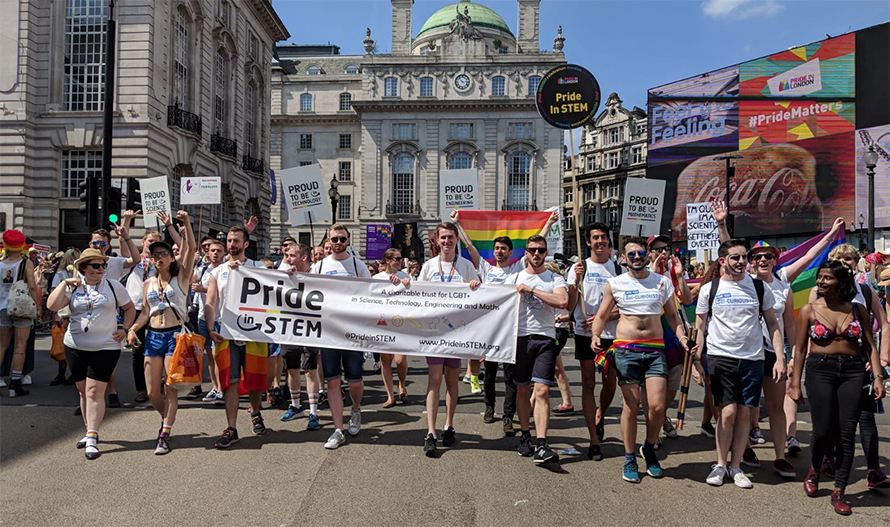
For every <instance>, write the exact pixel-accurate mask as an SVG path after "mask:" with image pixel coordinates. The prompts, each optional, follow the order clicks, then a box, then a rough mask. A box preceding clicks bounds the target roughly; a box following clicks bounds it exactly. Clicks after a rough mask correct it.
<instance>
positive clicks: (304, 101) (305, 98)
mask: <svg viewBox="0 0 890 527" xmlns="http://www.w3.org/2000/svg"><path fill="white" fill-rule="evenodd" d="M300 111H301V112H311V111H312V94H311V93H304V94H302V95H300Z"/></svg>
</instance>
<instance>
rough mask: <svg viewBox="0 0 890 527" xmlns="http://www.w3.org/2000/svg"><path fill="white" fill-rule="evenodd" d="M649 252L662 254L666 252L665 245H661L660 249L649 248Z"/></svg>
mask: <svg viewBox="0 0 890 527" xmlns="http://www.w3.org/2000/svg"><path fill="white" fill-rule="evenodd" d="M649 250H650V251H652V252H656V253H663V252H665V251H667V250H668V248H667V245H662V246H661V247H649Z"/></svg>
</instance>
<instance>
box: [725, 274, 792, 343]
mask: <svg viewBox="0 0 890 527" xmlns="http://www.w3.org/2000/svg"><path fill="white" fill-rule="evenodd" d="M776 274H777V275H779V277H778V278H776V277H775V276H773V281H772V282H767V281H766V280H764V281H763V285H764V286H766V287H765V289H769V290H771V291H772V292H773V298H775V300H776V304H775V305H774V306H773V309H774V310H775V311H776V319H777V320H778V321H779V331H780V333H781V334H782V336H785V317H784V316H782V315H783V314H784V313H785V307H786V304H787V303H788V291H791V284H790V283H788V273H787V272H785V269H784V268H783V269H779V270H778V271H777V272H776ZM720 286H721V288H722V286H723V284H720ZM717 292H718V293H719V292H720V291H719V290H718V291H717ZM792 309H793V306H792ZM760 325H761V326H762V327H763V337H764V338H765V339H766V340H765V341H764V342H765V343H766V351H769V352H770V353H775V351H774V350H773V339H772V335H770V333H769V328H767V327H766V321H761V323H760ZM795 338H797V335H788V342H793V341H794V339H795Z"/></svg>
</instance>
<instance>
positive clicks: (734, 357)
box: [693, 240, 785, 489]
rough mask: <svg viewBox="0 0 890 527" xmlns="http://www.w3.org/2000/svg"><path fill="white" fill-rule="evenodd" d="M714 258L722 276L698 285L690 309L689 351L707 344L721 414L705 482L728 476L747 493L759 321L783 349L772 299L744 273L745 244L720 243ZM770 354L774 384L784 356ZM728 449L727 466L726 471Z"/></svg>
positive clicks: (760, 359) (759, 381) (759, 383)
mask: <svg viewBox="0 0 890 527" xmlns="http://www.w3.org/2000/svg"><path fill="white" fill-rule="evenodd" d="M717 255H718V259H717V261H718V263H719V264H720V266H721V267H722V270H723V276H721V277H720V278H718V279H714V280H712V281H711V282H709V283H707V284H705V285H703V286H702V288H701V291H700V292H699V295H698V305H697V306H696V310H695V313H696V327H697V328H698V342H697V343H696V344H697V345H696V348H694V350H696V349H700V348H701V347H702V346H703V345H704V344H705V343H707V355H708V369H709V370H710V373H711V376H710V379H711V391H712V392H713V394H714V404H716V405H717V407H718V409H719V412H720V417H719V419H718V420H717V438H716V444H717V464H716V465H714V467H713V469H712V471H711V473H710V474H709V475H708V477H707V482H708V484H709V485H714V486H720V485H722V484H723V480H724V478H725V477H726V476H727V474H728V475H729V476H730V477H731V478H732V479H733V481H734V482H735V484H736V486H737V487H740V488H745V489H748V488H751V487H752V486H753V485H752V484H751V480H749V479H748V477H747V476H746V475H745V473H744V471H743V470H742V469H741V466H740V465H741V462H742V459H743V455H744V451H745V449H746V447H747V446H748V432H749V431H750V429H751V412H752V409H754V408H757V407H758V406H759V404H760V391H761V389H762V388H763V378H764V359H765V355H764V336H763V331H762V329H761V320H763V321H764V322H765V323H766V326H767V328H768V329H769V334H770V342H771V343H772V345H773V349H774V350H782V349H784V344H783V342H782V333H781V331H780V329H779V322H778V320H777V319H776V312H775V309H774V307H775V305H776V299H775V296H774V295H773V292H772V290H771V289H770V288H768V287H765V286H764V284H763V282H762V281H760V280H757V281H756V282H755V279H753V278H751V276H750V275H749V274H748V273H747V272H746V268H747V263H748V258H747V250H746V248H745V244H744V242H742V241H741V240H728V241H725V242H723V243H722V244H720V248H719V249H718V250H717ZM761 298H762V301H761ZM693 354H695V351H693ZM775 355H776V357H775V365H774V366H773V368H772V372H771V376H772V378H773V380H774V381H776V382H778V381H782V380H784V378H785V355H784V354H783V353H776V354H775ZM697 367H698V366H697ZM730 450H732V453H733V454H732V464H731V466H729V468H728V470H727V466H728V465H727V461H728V458H729V451H730Z"/></svg>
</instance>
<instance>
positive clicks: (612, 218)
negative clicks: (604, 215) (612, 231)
mask: <svg viewBox="0 0 890 527" xmlns="http://www.w3.org/2000/svg"><path fill="white" fill-rule="evenodd" d="M620 217H621V209H619V208H618V207H610V208H609V209H608V218H609V225H618V224H619V222H620V220H619V218H620Z"/></svg>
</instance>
